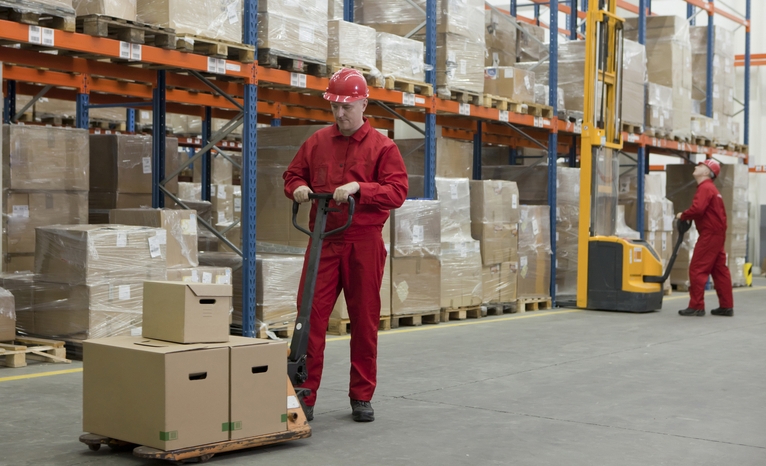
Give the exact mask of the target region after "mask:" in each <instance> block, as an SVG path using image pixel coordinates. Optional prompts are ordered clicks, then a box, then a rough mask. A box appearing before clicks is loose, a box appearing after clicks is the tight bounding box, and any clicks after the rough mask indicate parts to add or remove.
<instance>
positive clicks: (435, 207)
mask: <svg viewBox="0 0 766 466" xmlns="http://www.w3.org/2000/svg"><path fill="white" fill-rule="evenodd" d="M469 209H470V205H469ZM391 228H392V230H391V231H392V235H391V248H392V256H393V257H410V256H415V257H438V256H439V252H440V247H441V205H440V202H439V201H426V200H413V199H408V200H406V201H404V204H402V206H401V207H400V208H398V209H394V210H392V211H391Z"/></svg>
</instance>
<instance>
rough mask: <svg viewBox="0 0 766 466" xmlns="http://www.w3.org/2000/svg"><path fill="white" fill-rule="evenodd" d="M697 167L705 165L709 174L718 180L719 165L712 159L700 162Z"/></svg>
mask: <svg viewBox="0 0 766 466" xmlns="http://www.w3.org/2000/svg"><path fill="white" fill-rule="evenodd" d="M699 165H705V166H707V167H708V168H709V169H710V171H711V172H713V175H714V176H715V177H716V178H718V175H720V174H721V164H720V163H718V162H716V161H715V160H713V159H705V161H704V162H700V163H699Z"/></svg>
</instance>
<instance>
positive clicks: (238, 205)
mask: <svg viewBox="0 0 766 466" xmlns="http://www.w3.org/2000/svg"><path fill="white" fill-rule="evenodd" d="M234 212H242V198H241V197H235V198H234Z"/></svg>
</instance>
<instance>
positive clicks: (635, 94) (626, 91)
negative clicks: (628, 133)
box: [622, 81, 646, 126]
mask: <svg viewBox="0 0 766 466" xmlns="http://www.w3.org/2000/svg"><path fill="white" fill-rule="evenodd" d="M645 108H646V106H645V105H644V85H643V84H639V83H634V82H631V81H624V82H623V83H622V121H623V122H625V123H631V124H634V125H639V126H643V124H644V112H645Z"/></svg>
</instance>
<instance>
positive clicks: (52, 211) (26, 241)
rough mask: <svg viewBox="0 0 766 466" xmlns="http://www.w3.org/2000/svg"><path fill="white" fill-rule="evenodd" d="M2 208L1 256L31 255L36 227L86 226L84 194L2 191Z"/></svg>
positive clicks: (86, 215) (85, 198)
mask: <svg viewBox="0 0 766 466" xmlns="http://www.w3.org/2000/svg"><path fill="white" fill-rule="evenodd" d="M4 205H5V211H4V212H3V239H4V241H3V252H4V253H10V254H20V253H27V254H29V253H34V252H35V228H37V227H41V226H45V225H55V224H77V223H88V193H86V192H74V191H69V192H60V191H46V192H17V191H5V196H4Z"/></svg>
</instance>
